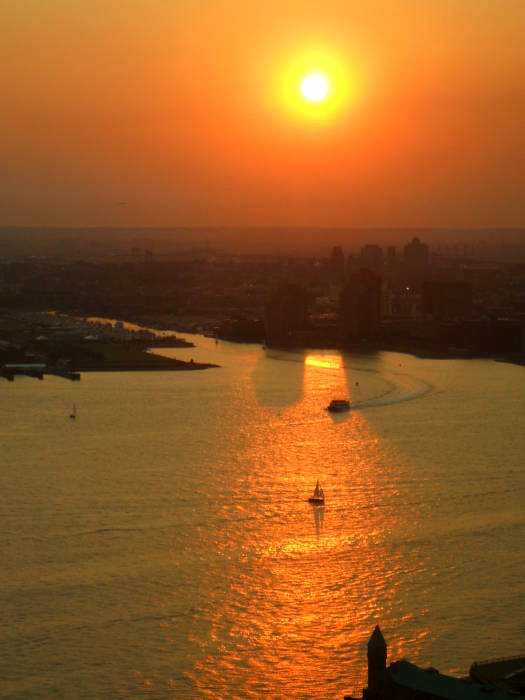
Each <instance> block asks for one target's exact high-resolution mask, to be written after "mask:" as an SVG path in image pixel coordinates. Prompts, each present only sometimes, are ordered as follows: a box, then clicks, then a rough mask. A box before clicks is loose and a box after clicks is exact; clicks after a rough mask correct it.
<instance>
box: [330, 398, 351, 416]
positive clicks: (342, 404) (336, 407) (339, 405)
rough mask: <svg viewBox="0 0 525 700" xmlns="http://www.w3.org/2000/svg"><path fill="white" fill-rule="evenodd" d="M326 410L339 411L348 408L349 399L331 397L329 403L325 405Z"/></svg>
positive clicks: (347, 409)
mask: <svg viewBox="0 0 525 700" xmlns="http://www.w3.org/2000/svg"><path fill="white" fill-rule="evenodd" d="M326 410H327V411H330V412H331V413H341V412H342V411H349V410H350V401H347V400H346V399H332V401H330V405H329V406H327V407H326Z"/></svg>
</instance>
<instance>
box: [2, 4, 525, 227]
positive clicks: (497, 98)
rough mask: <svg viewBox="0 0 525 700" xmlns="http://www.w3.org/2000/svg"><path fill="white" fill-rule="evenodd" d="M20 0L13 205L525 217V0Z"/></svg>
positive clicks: (17, 217)
mask: <svg viewBox="0 0 525 700" xmlns="http://www.w3.org/2000/svg"><path fill="white" fill-rule="evenodd" d="M3 5H4V6H3V9H0V22H1V26H2V27H3V31H2V51H1V54H2V61H1V62H0V84H1V86H2V89H1V94H2V109H1V110H0V139H1V141H0V162H1V168H0V225H10V224H13V225H15V224H18V225H49V226H53V225H65V226H67V225H71V226H93V225H101V226H113V225H115V226H126V225H129V226H132V225H133V226H142V225H144V226H148V225H150V226H188V225H213V226H217V225H219V226H220V225H259V224H260V225H273V224H275V225H308V226H345V227H346V226H348V227H351V226H356V227H363V226H372V227H376V226H438V227H456V226H457V227H468V226H472V227H482V226H487V227H490V226H516V227H518V226H525V206H524V202H525V195H524V189H525V42H524V40H523V37H524V36H525V2H524V0H367V2H363V0H325V1H324V2H320V1H318V2H313V1H309V0H279V1H277V0H265V1H264V2H261V1H260V0H257V2H255V0H127V1H126V2H122V1H121V0H89V2H88V0H45V2H42V0H17V2H12V3H3ZM309 55H316V56H322V57H323V59H325V60H326V62H327V63H328V64H329V65H332V66H336V72H338V77H337V82H338V86H339V87H340V86H341V85H342V84H343V83H344V84H345V95H344V99H343V98H341V100H340V101H339V103H337V104H336V105H335V107H334V109H333V111H332V113H331V114H329V115H326V117H325V118H322V117H320V118H319V119H317V120H313V119H310V118H308V116H307V115H305V114H304V113H303V112H302V111H301V109H300V108H299V106H298V104H297V102H295V103H294V101H293V100H294V99H295V100H296V99H297V98H292V97H290V95H289V94H288V95H286V94H285V93H286V90H288V92H289V91H290V86H289V85H286V80H287V79H288V78H287V77H286V76H287V75H289V74H290V72H291V71H292V72H293V67H294V66H296V65H298V63H300V62H301V60H303V58H304V57H305V56H306V57H307V56H309Z"/></svg>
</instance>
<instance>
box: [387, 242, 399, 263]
mask: <svg viewBox="0 0 525 700" xmlns="http://www.w3.org/2000/svg"><path fill="white" fill-rule="evenodd" d="M396 261H397V258H396V247H395V246H394V245H389V246H388V248H387V249H386V264H387V265H388V267H393V266H394V265H395V264H396Z"/></svg>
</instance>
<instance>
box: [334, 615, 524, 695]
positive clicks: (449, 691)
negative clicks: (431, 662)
mask: <svg viewBox="0 0 525 700" xmlns="http://www.w3.org/2000/svg"><path fill="white" fill-rule="evenodd" d="M386 662H387V645H386V642H385V639H384V637H383V635H382V633H381V630H380V629H379V626H376V628H375V630H374V632H373V634H372V636H371V637H370V639H369V641H368V688H365V689H364V690H363V700H487V697H490V698H492V700H510V698H512V697H513V698H515V699H516V700H518V698H524V697H525V696H524V695H523V692H524V687H523V684H522V677H523V668H524V663H525V658H524V657H514V658H510V659H499V660H497V661H496V662H485V663H484V664H473V665H472V667H471V669H470V678H455V677H454V676H447V675H445V674H443V673H440V672H439V671H438V670H437V669H435V668H432V667H430V668H421V667H419V666H416V665H415V664H412V663H410V662H409V661H407V660H406V659H401V660H400V661H394V662H393V663H391V664H390V665H389V666H387V663H386ZM514 676H515V677H516V682H514V683H512V682H509V679H511V677H514ZM345 700H354V699H353V698H352V697H351V696H350V695H345Z"/></svg>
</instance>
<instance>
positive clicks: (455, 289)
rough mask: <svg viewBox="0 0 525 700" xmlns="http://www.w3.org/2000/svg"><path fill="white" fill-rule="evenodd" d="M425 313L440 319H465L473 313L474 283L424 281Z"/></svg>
mask: <svg viewBox="0 0 525 700" xmlns="http://www.w3.org/2000/svg"><path fill="white" fill-rule="evenodd" d="M422 293H423V313H425V314H427V315H428V316H432V318H434V319H435V320H439V321H444V320H447V321H464V320H466V319H468V318H469V317H470V316H471V313H472V285H471V284H469V283H468V282H424V283H423V288H422Z"/></svg>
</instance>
